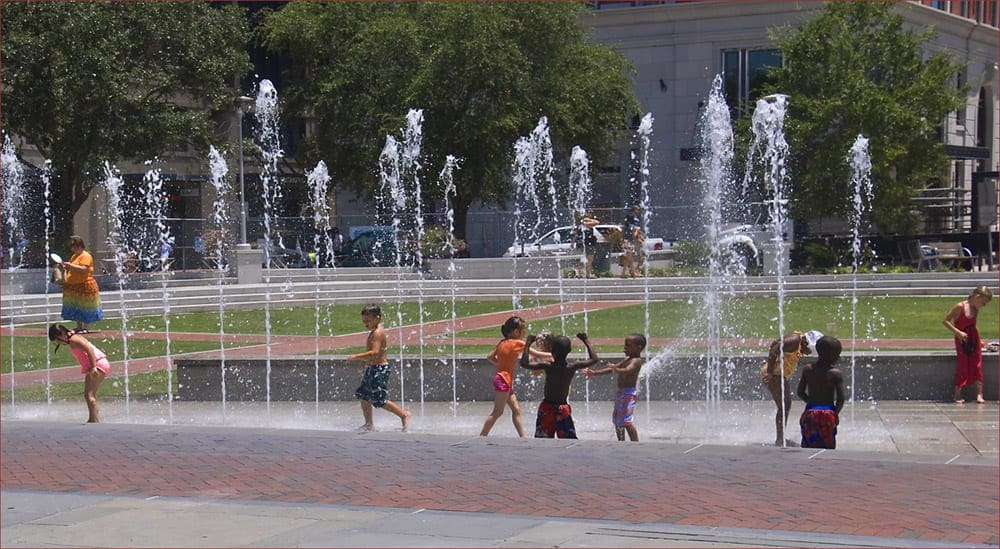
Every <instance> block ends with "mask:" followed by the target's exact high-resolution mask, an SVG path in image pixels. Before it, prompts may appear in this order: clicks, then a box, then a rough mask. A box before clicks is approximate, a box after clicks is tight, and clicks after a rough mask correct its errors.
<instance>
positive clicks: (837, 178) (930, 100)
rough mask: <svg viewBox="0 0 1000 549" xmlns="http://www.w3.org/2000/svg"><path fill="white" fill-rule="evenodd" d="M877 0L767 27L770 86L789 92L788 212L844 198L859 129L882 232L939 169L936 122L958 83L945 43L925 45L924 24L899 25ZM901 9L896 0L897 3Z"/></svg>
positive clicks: (897, 224)
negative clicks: (780, 63) (938, 48)
mask: <svg viewBox="0 0 1000 549" xmlns="http://www.w3.org/2000/svg"><path fill="white" fill-rule="evenodd" d="M894 9H895V8H894V7H893V4H892V3H885V2H831V3H829V4H828V5H827V7H826V9H825V10H824V11H823V12H822V13H821V14H820V15H819V16H817V17H815V18H813V19H811V20H809V21H808V22H806V23H804V24H803V25H802V26H801V27H799V28H798V29H797V32H796V31H791V30H790V29H780V30H777V31H775V32H774V33H773V38H774V39H775V40H776V41H777V43H778V44H779V47H780V48H781V52H782V55H783V57H784V67H783V68H782V69H780V70H777V71H776V73H775V74H774V76H775V77H776V78H775V82H774V84H773V87H772V88H771V90H770V91H776V92H781V93H786V94H788V95H790V96H791V97H790V100H789V112H788V115H787V117H786V124H785V130H786V136H787V138H788V142H789V146H790V148H791V150H792V151H793V153H792V158H791V160H790V162H791V165H790V166H789V169H790V171H791V173H792V198H793V201H792V213H793V215H794V216H795V217H797V218H799V219H815V218H820V217H829V216H831V215H840V216H841V217H846V215H845V214H846V213H847V212H848V209H849V208H850V207H851V205H850V200H851V197H852V196H853V189H849V188H848V186H849V184H850V168H849V167H848V163H847V161H846V156H847V154H848V152H849V151H850V148H851V145H852V143H853V142H854V140H855V139H856V137H857V136H858V134H862V135H864V136H865V137H867V138H868V139H869V152H870V154H871V160H872V174H871V177H872V183H873V185H874V189H875V197H874V201H873V204H872V211H873V216H874V221H875V223H876V225H877V227H878V228H879V230H880V231H882V232H884V233H909V232H912V231H913V230H914V229H915V228H916V226H917V223H918V222H919V219H920V217H919V215H920V214H919V211H918V210H917V209H916V208H915V206H914V203H913V201H912V200H911V198H912V197H913V196H914V195H915V194H916V193H918V192H919V191H920V190H921V189H923V188H925V187H929V186H935V184H936V183H938V181H939V179H940V178H941V177H947V176H946V175H945V174H946V173H947V169H946V168H947V158H946V157H945V155H944V152H943V146H942V143H941V138H940V137H939V134H938V131H939V128H940V125H941V123H942V122H943V120H944V118H945V116H947V114H948V112H949V111H952V110H954V109H956V108H957V107H958V106H959V104H960V101H961V98H962V96H963V93H964V92H963V90H956V89H955V86H954V83H953V82H952V78H953V76H954V75H955V73H956V72H957V71H958V66H957V65H956V64H955V63H954V62H953V61H952V60H951V59H950V58H949V57H948V55H947V54H946V53H936V54H927V53H926V52H925V45H926V43H927V42H928V41H929V40H930V39H931V38H932V37H933V36H934V34H933V32H934V31H933V29H931V28H926V29H921V30H918V31H911V30H906V29H904V28H903V17H902V16H901V15H899V14H898V13H895V12H894V11H893V10H894ZM903 9H905V8H903Z"/></svg>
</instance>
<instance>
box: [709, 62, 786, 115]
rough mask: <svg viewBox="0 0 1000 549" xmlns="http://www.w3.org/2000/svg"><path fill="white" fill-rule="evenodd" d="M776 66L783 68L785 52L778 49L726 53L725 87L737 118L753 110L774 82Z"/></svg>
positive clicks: (723, 63) (731, 107)
mask: <svg viewBox="0 0 1000 549" xmlns="http://www.w3.org/2000/svg"><path fill="white" fill-rule="evenodd" d="M775 67H781V52H780V51H779V50H776V49H764V50H747V49H741V50H726V51H723V52H722V79H723V86H724V88H725V92H726V102H727V103H728V104H729V109H730V110H731V111H732V113H733V117H734V118H738V117H742V116H745V115H746V114H748V113H749V112H751V111H752V110H753V105H754V104H755V103H756V101H757V99H759V98H760V96H761V89H762V88H763V86H764V85H765V84H767V83H768V82H769V81H770V71H771V69H772V68H775Z"/></svg>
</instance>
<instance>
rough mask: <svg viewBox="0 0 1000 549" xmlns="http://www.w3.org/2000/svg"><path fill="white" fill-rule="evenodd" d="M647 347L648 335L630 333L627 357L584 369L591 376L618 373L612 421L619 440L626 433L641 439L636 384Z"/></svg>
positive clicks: (632, 437)
mask: <svg viewBox="0 0 1000 549" xmlns="http://www.w3.org/2000/svg"><path fill="white" fill-rule="evenodd" d="M645 349H646V336H644V335H642V334H630V335H629V336H627V337H626V338H625V359H624V360H622V361H620V362H617V363H615V364H612V365H610V366H608V367H607V368H604V369H602V370H590V369H587V370H584V371H583V375H585V376H587V377H588V378H589V377H593V376H603V375H605V374H610V373H611V372H616V373H617V374H618V396H617V397H616V398H615V411H614V412H613V413H612V415H611V421H612V423H614V426H615V435H617V436H618V440H621V441H624V440H625V433H626V432H627V433H628V438H629V440H631V441H632V442H638V441H639V431H637V430H636V428H635V423H634V420H633V417H632V416H633V415H634V414H635V403H636V400H638V398H639V392H638V391H637V390H636V385H637V384H638V382H639V370H640V369H641V368H642V365H643V363H644V362H645V361H644V360H643V358H642V351H643V350H645Z"/></svg>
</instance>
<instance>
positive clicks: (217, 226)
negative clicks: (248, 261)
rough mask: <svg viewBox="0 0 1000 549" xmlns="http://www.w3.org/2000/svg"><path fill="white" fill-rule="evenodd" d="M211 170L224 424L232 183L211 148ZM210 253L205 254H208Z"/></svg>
mask: <svg viewBox="0 0 1000 549" xmlns="http://www.w3.org/2000/svg"><path fill="white" fill-rule="evenodd" d="M208 168H209V172H210V173H211V179H210V182H211V184H212V188H214V189H215V199H214V200H212V229H213V231H214V234H215V239H214V242H213V243H214V244H215V246H214V248H215V249H214V250H211V251H210V252H211V253H212V254H214V257H215V267H216V271H217V273H218V278H217V282H218V290H219V368H220V374H221V375H220V376H219V379H220V390H221V392H222V420H223V422H225V420H226V412H227V406H226V302H225V301H226V300H225V289H224V284H225V279H226V258H225V248H224V246H225V242H224V239H223V237H222V235H223V231H224V229H225V227H226V226H227V225H228V223H229V216H228V215H227V214H226V204H227V203H228V200H229V191H230V188H229V182H228V181H227V180H226V175H227V174H228V173H229V166H227V165H226V159H225V158H223V157H222V154H220V153H219V151H217V150H216V149H215V147H214V146H210V147H209V150H208ZM208 252H209V250H206V253H208Z"/></svg>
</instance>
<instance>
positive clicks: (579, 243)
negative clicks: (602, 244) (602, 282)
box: [573, 212, 600, 278]
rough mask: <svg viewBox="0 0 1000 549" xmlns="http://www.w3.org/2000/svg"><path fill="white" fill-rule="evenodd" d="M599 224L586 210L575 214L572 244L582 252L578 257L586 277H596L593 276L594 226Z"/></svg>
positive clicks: (594, 254)
mask: <svg viewBox="0 0 1000 549" xmlns="http://www.w3.org/2000/svg"><path fill="white" fill-rule="evenodd" d="M599 224H600V221H598V220H597V218H595V217H593V216H592V215H590V214H589V213H587V212H578V213H577V214H576V227H575V228H574V229H573V246H574V247H575V248H577V249H578V250H581V252H582V253H583V255H582V256H581V257H580V263H582V264H583V270H584V276H586V277H587V278H597V277H596V276H594V257H595V256H596V255H597V230H596V229H595V228H594V227H597V225H599ZM577 273H579V269H577Z"/></svg>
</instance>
